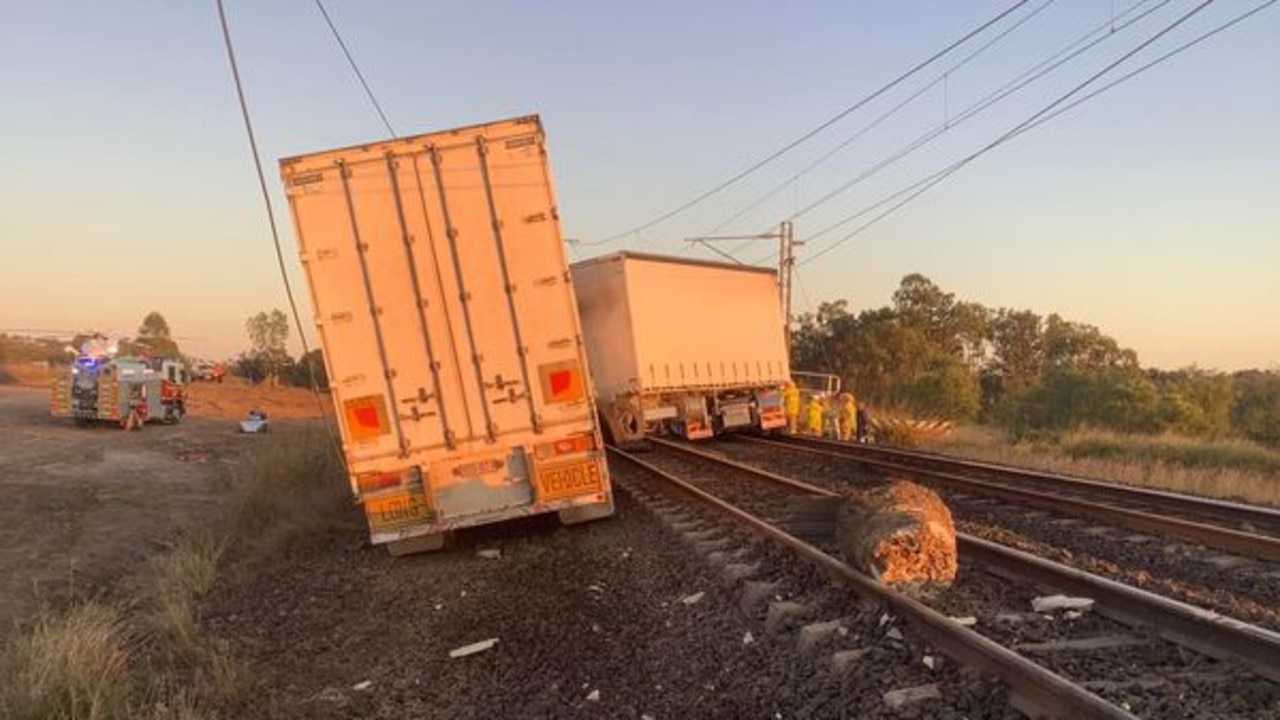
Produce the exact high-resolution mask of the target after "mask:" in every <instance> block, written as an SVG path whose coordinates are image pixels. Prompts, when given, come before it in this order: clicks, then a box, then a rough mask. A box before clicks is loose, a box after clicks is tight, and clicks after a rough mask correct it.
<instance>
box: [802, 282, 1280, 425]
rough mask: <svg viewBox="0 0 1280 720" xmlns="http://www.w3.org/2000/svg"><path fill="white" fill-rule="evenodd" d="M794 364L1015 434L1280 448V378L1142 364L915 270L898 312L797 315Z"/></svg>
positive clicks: (1096, 337)
mask: <svg viewBox="0 0 1280 720" xmlns="http://www.w3.org/2000/svg"><path fill="white" fill-rule="evenodd" d="M791 349H792V359H793V365H794V366H795V367H796V368H799V369H806V370H817V371H821V372H830V373H834V374H836V375H839V376H840V377H841V378H842V379H843V382H844V384H845V386H846V387H850V388H853V389H854V391H855V392H856V394H857V397H858V399H859V401H860V402H865V403H869V404H870V405H871V406H873V407H878V408H882V409H889V408H893V409H899V410H902V411H905V412H909V413H912V414H915V415H924V416H930V417H939V418H944V419H949V420H962V421H963V420H978V421H982V422H986V423H991V424H995V425H998V426H1000V427H1003V428H1005V429H1006V430H1008V431H1009V432H1010V433H1011V434H1012V435H1013V436H1014V437H1015V438H1021V437H1023V436H1025V435H1027V434H1028V433H1036V432H1060V431H1065V430H1073V429H1078V428H1083V427H1093V428H1103V429H1110V430H1116V431H1120V432H1136V433H1159V432H1175V433H1179V434H1183V435H1188V436H1193V437H1203V438H1223V437H1229V436H1241V437H1246V438H1248V439H1251V440H1255V441H1258V442H1262V443H1265V444H1269V445H1273V446H1280V372H1278V371H1276V370H1270V371H1263V370H1248V371H1242V372H1237V373H1232V374H1227V373H1221V372H1214V371H1209V370H1203V369H1200V368H1197V367H1194V366H1193V367H1189V368H1184V369H1180V370H1174V371H1163V370H1156V369H1145V368H1143V367H1142V366H1141V364H1140V363H1139V360H1138V355H1137V353H1136V352H1134V351H1133V350H1132V349H1130V348H1126V347H1123V346H1121V345H1120V344H1119V343H1118V342H1116V340H1115V339H1113V338H1111V337H1109V336H1107V335H1105V334H1103V333H1102V332H1101V331H1100V330H1099V329H1098V328H1096V327H1093V326H1091V325H1087V324H1082V323H1077V322H1072V321H1069V320H1066V319H1064V318H1062V317H1061V316H1059V315H1058V314H1056V313H1054V314H1050V315H1048V316H1047V317H1042V316H1040V315H1038V314H1036V313H1034V312H1032V311H1030V310H1014V309H1009V308H998V309H992V308H987V307H985V306H983V305H981V304H979V303H974V302H966V301H962V300H957V299H956V297H955V295H954V294H953V293H948V292H945V291H944V290H942V289H941V288H939V287H938V286H937V285H936V284H934V283H933V282H932V281H931V280H929V279H928V278H926V277H924V276H923V275H919V274H911V275H907V276H906V277H904V278H903V279H902V282H901V283H900V284H899V286H898V289H897V290H896V291H894V293H893V297H892V302H891V304H890V305H889V306H886V307H882V308H877V309H872V310H864V311H862V312H859V313H856V314H855V313H852V312H850V311H849V306H848V301H846V300H837V301H834V302H824V303H822V304H821V305H820V306H819V307H818V309H817V311H816V312H812V313H805V314H803V315H801V316H800V317H799V319H798V327H797V329H796V331H795V332H794V333H793V335H792V348H791Z"/></svg>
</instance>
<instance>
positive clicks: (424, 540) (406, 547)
mask: <svg viewBox="0 0 1280 720" xmlns="http://www.w3.org/2000/svg"><path fill="white" fill-rule="evenodd" d="M444 541H445V534H444V533H442V532H438V533H427V534H426V535H418V536H417V537H411V538H405V539H404V540H394V541H392V542H389V543H387V552H389V553H391V554H392V555H393V556H395V557H400V556H402V555H416V554H418V553H426V552H435V551H436V550H439V549H441V548H443V547H444Z"/></svg>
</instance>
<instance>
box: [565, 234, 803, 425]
mask: <svg viewBox="0 0 1280 720" xmlns="http://www.w3.org/2000/svg"><path fill="white" fill-rule="evenodd" d="M571 270H572V273H573V282H574V289H575V292H576V293H577V297H578V310H579V313H580V314H581V317H582V325H583V332H584V333H585V337H586V342H587V351H588V358H589V359H590V363H591V373H592V377H593V382H594V385H595V388H596V394H597V402H598V403H599V407H600V410H601V416H602V418H603V419H604V422H605V424H606V425H607V427H608V429H609V432H610V435H612V437H613V439H614V441H615V442H618V443H620V444H633V443H636V442H638V441H640V440H642V439H643V437H644V436H645V435H647V434H671V435H675V436H678V437H683V438H686V439H690V440H697V439H703V438H709V437H712V436H714V435H717V434H719V433H721V432H725V431H731V430H735V429H756V430H762V431H768V430H774V429H777V428H783V427H785V426H786V415H785V409H784V408H783V407H782V399H781V395H780V392H779V389H780V386H781V385H782V384H783V383H785V382H786V381H787V380H789V379H790V370H789V364H788V359H787V346H786V339H785V336H784V333H783V324H782V309H781V305H780V303H779V294H778V276H777V272H775V271H774V270H771V269H768V268H760V267H751V266H745V265H729V264H726V263H718V262H708V261H703V260H694V259H690V258H680V257H667V256H661V255H650V254H645V253H635V252H619V253H613V254H611V255H605V256H602V257H597V258H592V259H590V260H583V261H581V262H578V263H574V265H573V266H572V268H571Z"/></svg>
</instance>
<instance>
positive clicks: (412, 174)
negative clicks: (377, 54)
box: [280, 116, 613, 554]
mask: <svg viewBox="0 0 1280 720" xmlns="http://www.w3.org/2000/svg"><path fill="white" fill-rule="evenodd" d="M280 172H281V176H282V178H283V181H284V185H285V189H286V193H287V195H288V198H289V203H290V206H291V208H292V211H293V221H294V227H295V229H296V231H297V238H298V243H299V246H300V247H299V249H300V251H301V256H302V264H303V267H304V268H305V270H306V277H307V281H308V284H309V286H310V290H311V298H312V303H313V307H314V309H315V319H316V326H317V328H318V330H319V335H320V339H321V341H322V344H323V347H324V359H325V365H326V370H327V371H328V377H329V378H330V385H331V387H332V397H333V403H334V407H335V409H336V414H337V418H338V423H339V426H340V429H341V433H342V443H343V450H344V453H345V455H346V462H347V467H348V470H349V473H350V477H351V487H352V490H353V492H354V493H355V495H356V497H357V498H358V499H359V501H360V502H361V503H362V504H363V505H364V510H365V514H366V516H367V518H368V522H369V530H370V535H371V537H372V540H373V542H374V543H384V544H387V545H388V548H389V549H390V550H391V552H392V553H395V554H399V553H405V552H418V551H424V550H432V549H436V548H439V547H441V546H442V545H443V543H444V540H445V533H446V532H447V531H449V530H452V529H455V528H460V527H465V526H470V525H478V524H482V523H491V522H495V521H499V520H504V519H507V518H513V517H517V516H521V515H529V514H534V513H547V512H557V513H559V515H560V519H561V521H563V522H566V523H575V522H582V521H585V520H591V519H595V518H601V517H606V516H609V515H611V514H612V513H613V497H612V493H611V489H610V484H609V474H608V468H607V466H606V465H605V458H604V449H603V446H602V443H601V438H600V432H599V430H598V428H597V426H596V419H595V411H594V404H593V396H592V392H591V383H590V378H589V376H588V368H587V360H586V356H585V353H584V351H583V348H582V346H581V344H580V341H579V338H580V337H581V334H582V333H581V328H580V327H579V324H578V316H577V312H576V308H575V301H574V294H573V287H572V285H571V284H570V282H569V273H568V268H567V265H566V261H565V256H564V247H563V242H562V239H561V235H560V225H559V218H558V215H557V209H556V203H555V198H554V196H553V193H552V187H551V179H550V178H551V175H550V171H549V169H548V166H547V160H546V146H545V138H544V135H543V129H542V124H541V122H540V121H539V119H538V118H537V117H536V116H530V117H523V118H516V119H512V120H504V121H499V122H493V123H487V124H483V125H473V126H470V127H464V128H458V129H456V130H448V131H444V132H438V133H432V134H427V135H419V136H416V137H408V138H400V139H396V140H388V141H384V142H374V143H369V144H366V145H359V146H355V147H348V148H342V149H338V150H328V151H322V152H316V153H311V154H308V155H302V156H298V157H293V158H287V159H284V160H281V161H280Z"/></svg>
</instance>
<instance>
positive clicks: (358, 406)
mask: <svg viewBox="0 0 1280 720" xmlns="http://www.w3.org/2000/svg"><path fill="white" fill-rule="evenodd" d="M342 406H343V409H344V410H345V411H346V412H345V414H346V416H347V432H348V433H350V435H351V439H352V440H355V441H360V440H369V439H372V438H376V437H378V436H379V435H385V434H386V433H387V432H388V427H387V426H388V423H387V408H386V404H385V403H383V402H382V396H381V395H365V396H363V397H358V398H352V399H350V400H348V401H346V402H344V403H343V404H342Z"/></svg>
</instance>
